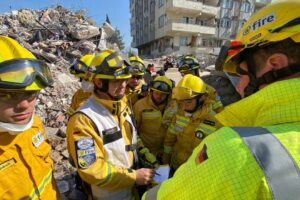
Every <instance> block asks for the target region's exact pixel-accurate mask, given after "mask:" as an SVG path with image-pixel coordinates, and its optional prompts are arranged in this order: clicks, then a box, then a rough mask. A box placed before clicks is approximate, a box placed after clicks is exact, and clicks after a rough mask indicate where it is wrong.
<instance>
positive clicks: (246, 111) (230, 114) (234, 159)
mask: <svg viewBox="0 0 300 200" xmlns="http://www.w3.org/2000/svg"><path fill="white" fill-rule="evenodd" d="M299 91H300V79H299V78H294V79H290V80H285V81H278V82H275V83H273V84H270V85H268V86H266V87H265V88H263V89H261V90H260V91H258V92H257V93H255V94H253V95H251V96H249V97H247V98H245V99H243V100H241V101H239V102H236V103H234V104H232V105H230V106H228V107H226V108H225V110H224V111H223V112H221V113H219V114H218V119H219V120H220V122H221V123H222V124H224V125H230V126H242V125H245V126H248V127H232V128H230V127H224V128H221V129H219V130H218V131H217V132H215V133H214V134H212V135H210V136H208V137H207V138H206V139H204V141H203V142H202V143H201V144H200V145H199V146H198V147H197V148H195V150H194V151H193V154H192V156H191V157H190V158H189V159H188V161H187V162H186V163H185V164H183V165H182V166H181V167H180V168H179V169H178V170H177V171H176V173H175V175H174V177H173V178H171V179H169V180H167V181H165V182H163V183H162V184H161V185H160V186H158V187H155V188H153V189H151V190H149V191H148V192H147V194H146V195H144V196H143V199H208V200H210V199H241V200H242V199H249V200H252V199H257V200H258V199H259V200H268V199H277V200H286V199H298V198H299V195H300V194H299V192H300V187H299V173H300V172H299V166H300V157H299V151H300V147H299V141H300V112H299V109H297V108H300V93H299ZM249 126H252V127H249ZM255 126H256V127H255ZM257 126H261V127H257ZM249 140H250V141H249ZM251 140H252V141H251ZM253 142H254V144H253ZM296 174H297V175H296Z"/></svg>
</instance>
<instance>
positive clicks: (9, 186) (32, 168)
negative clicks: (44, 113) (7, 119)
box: [0, 116, 60, 200]
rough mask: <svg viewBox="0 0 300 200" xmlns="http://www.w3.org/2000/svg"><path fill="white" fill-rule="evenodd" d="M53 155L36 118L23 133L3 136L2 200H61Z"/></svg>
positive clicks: (0, 153) (0, 149)
mask: <svg viewBox="0 0 300 200" xmlns="http://www.w3.org/2000/svg"><path fill="white" fill-rule="evenodd" d="M50 151H51V146H50V145H49V144H48V143H47V142H46V134H45V131H44V128H43V125H42V122H41V120H40V119H39V118H38V117H37V116H34V122H33V125H32V127H31V128H30V129H28V130H26V131H24V132H23V133H19V134H17V135H10V134H9V133H0V197H1V199H9V200H10V199H49V200H51V199H60V197H59V191H58V189H57V186H56V183H55V180H54V178H53V171H52V170H53V161H52V159H51V158H50Z"/></svg>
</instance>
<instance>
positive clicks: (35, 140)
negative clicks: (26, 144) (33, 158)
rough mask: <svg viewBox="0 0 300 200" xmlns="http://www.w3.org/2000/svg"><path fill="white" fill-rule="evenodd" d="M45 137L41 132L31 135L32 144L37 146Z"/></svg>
mask: <svg viewBox="0 0 300 200" xmlns="http://www.w3.org/2000/svg"><path fill="white" fill-rule="evenodd" d="M44 140H45V138H44V135H43V134H42V133H41V132H38V133H37V134H36V135H35V136H33V137H32V144H33V145H34V146H35V148H37V147H38V146H40V145H41V144H42V143H43V142H44Z"/></svg>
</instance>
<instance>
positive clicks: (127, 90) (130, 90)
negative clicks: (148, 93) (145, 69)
mask: <svg viewBox="0 0 300 200" xmlns="http://www.w3.org/2000/svg"><path fill="white" fill-rule="evenodd" d="M144 84H145V81H144V80H143V79H141V80H140V82H139V84H138V85H137V86H136V87H133V88H131V87H129V85H127V87H126V94H130V93H133V92H136V93H140V92H141V90H142V86H143V85H144Z"/></svg>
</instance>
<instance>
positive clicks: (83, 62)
mask: <svg viewBox="0 0 300 200" xmlns="http://www.w3.org/2000/svg"><path fill="white" fill-rule="evenodd" d="M94 57H95V55H94V54H87V55H85V56H83V57H81V58H80V60H77V61H76V62H75V63H74V64H73V65H72V66H71V67H70V73H71V74H73V75H75V76H76V77H78V78H79V79H80V82H81V88H80V89H78V90H77V91H76V92H75V93H74V95H73V97H72V101H71V105H70V107H69V109H68V112H67V113H68V115H69V116H70V115H72V114H73V113H74V112H75V111H76V110H77V109H78V108H79V107H80V106H82V105H83V103H84V102H85V101H86V100H87V99H88V98H89V97H90V96H91V95H92V92H93V90H94V84H93V83H92V80H91V77H92V68H91V67H90V65H91V63H92V61H93V59H94Z"/></svg>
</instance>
